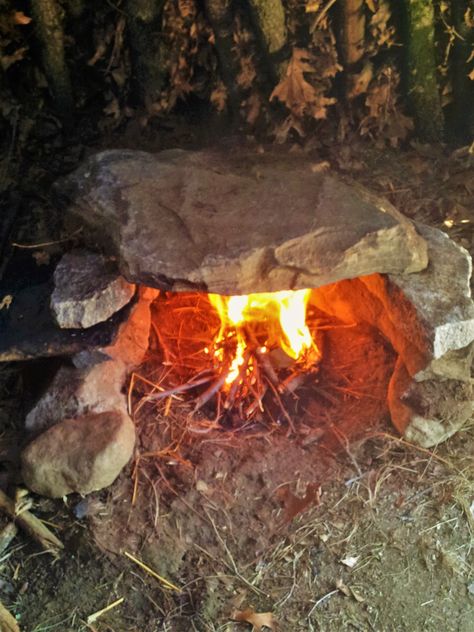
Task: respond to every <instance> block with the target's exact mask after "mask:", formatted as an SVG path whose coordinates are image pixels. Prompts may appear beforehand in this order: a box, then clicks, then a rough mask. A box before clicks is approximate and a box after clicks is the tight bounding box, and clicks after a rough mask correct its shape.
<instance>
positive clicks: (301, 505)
mask: <svg viewBox="0 0 474 632" xmlns="http://www.w3.org/2000/svg"><path fill="white" fill-rule="evenodd" d="M277 494H278V497H279V499H280V501H281V502H282V503H283V522H284V523H288V522H291V520H293V518H294V517H295V516H297V515H298V514H300V513H301V512H302V511H305V510H306V509H308V507H310V506H311V505H319V503H320V498H321V485H318V484H317V483H309V484H308V486H307V488H306V493H305V495H304V496H303V498H300V497H299V496H295V495H294V494H293V492H292V491H291V490H290V488H289V486H288V485H285V486H284V487H280V488H279V489H278V492H277Z"/></svg>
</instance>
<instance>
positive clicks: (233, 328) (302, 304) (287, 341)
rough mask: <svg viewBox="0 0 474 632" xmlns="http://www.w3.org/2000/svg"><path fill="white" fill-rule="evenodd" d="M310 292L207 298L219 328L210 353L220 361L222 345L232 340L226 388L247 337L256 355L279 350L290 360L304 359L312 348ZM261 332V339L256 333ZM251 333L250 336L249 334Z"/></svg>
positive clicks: (235, 373) (233, 377)
mask: <svg viewBox="0 0 474 632" xmlns="http://www.w3.org/2000/svg"><path fill="white" fill-rule="evenodd" d="M310 293H311V290H296V291H291V290H288V291H287V290H284V291H281V292H270V293H261V294H248V295H243V296H220V295H219V294H209V300H210V302H211V304H212V305H213V306H214V308H215V309H216V311H217V312H218V314H219V317H220V321H221V326H220V330H219V333H218V334H217V337H216V339H215V345H216V349H215V352H214V355H215V357H216V358H217V359H218V360H221V361H222V360H223V357H224V350H223V345H222V344H221V343H223V341H225V340H227V339H229V338H234V337H235V340H236V347H235V353H234V356H233V358H232V361H231V364H230V367H229V372H228V375H227V378H226V384H232V382H234V381H235V380H236V379H237V377H238V376H239V372H240V370H241V367H242V366H243V364H244V362H245V357H246V350H247V347H248V344H249V335H250V336H253V338H254V343H255V346H256V347H258V346H260V347H261V348H260V351H261V352H265V351H266V350H267V349H268V348H270V349H271V348H275V347H281V348H282V349H283V351H284V352H285V353H286V354H287V355H288V356H289V357H290V358H293V359H294V360H299V359H301V358H302V357H304V355H305V353H306V352H307V351H308V350H309V349H311V348H315V344H314V342H313V339H312V337H311V333H310V331H309V329H308V326H307V325H306V306H307V303H308V299H309V296H310ZM262 329H263V339H262V335H258V333H259V332H260V331H261V330H262ZM249 332H251V333H249Z"/></svg>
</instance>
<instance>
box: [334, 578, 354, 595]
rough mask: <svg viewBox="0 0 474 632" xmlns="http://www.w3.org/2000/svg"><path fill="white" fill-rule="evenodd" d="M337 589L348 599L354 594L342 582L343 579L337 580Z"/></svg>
mask: <svg viewBox="0 0 474 632" xmlns="http://www.w3.org/2000/svg"><path fill="white" fill-rule="evenodd" d="M336 588H337V589H338V590H339V591H340V592H342V594H343V595H345V596H346V597H351V596H352V593H351V591H350V589H349V586H346V584H345V583H344V582H343V581H342V579H337V580H336Z"/></svg>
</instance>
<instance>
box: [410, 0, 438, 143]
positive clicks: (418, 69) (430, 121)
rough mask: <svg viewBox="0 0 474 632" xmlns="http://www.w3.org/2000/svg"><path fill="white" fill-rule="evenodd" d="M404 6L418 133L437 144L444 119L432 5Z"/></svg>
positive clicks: (425, 0)
mask: <svg viewBox="0 0 474 632" xmlns="http://www.w3.org/2000/svg"><path fill="white" fill-rule="evenodd" d="M406 6H407V17H408V42H407V47H408V51H407V53H408V55H407V61H408V77H407V79H408V81H407V83H408V94H409V98H410V101H411V103H412V108H413V112H414V115H415V118H416V123H417V130H418V133H419V135H420V136H421V137H422V138H423V139H425V140H430V141H435V140H440V139H441V137H442V135H443V128H444V117H443V111H442V109H441V99H440V94H439V88H438V81H437V74H436V72H437V71H436V49H435V38H434V34H435V32H434V11H433V5H432V3H431V1H429V0H406Z"/></svg>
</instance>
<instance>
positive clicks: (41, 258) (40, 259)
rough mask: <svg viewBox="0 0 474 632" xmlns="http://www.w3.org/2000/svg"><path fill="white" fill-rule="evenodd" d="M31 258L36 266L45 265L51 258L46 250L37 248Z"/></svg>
mask: <svg viewBox="0 0 474 632" xmlns="http://www.w3.org/2000/svg"><path fill="white" fill-rule="evenodd" d="M33 259H34V260H35V261H36V265H37V266H47V265H48V264H49V261H50V259H51V255H50V254H49V252H46V250H37V251H36V252H34V253H33Z"/></svg>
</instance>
